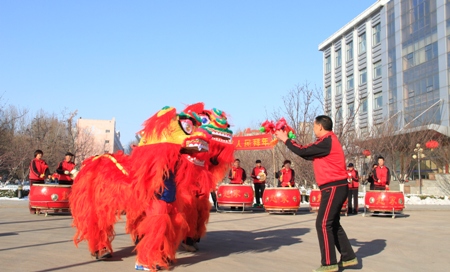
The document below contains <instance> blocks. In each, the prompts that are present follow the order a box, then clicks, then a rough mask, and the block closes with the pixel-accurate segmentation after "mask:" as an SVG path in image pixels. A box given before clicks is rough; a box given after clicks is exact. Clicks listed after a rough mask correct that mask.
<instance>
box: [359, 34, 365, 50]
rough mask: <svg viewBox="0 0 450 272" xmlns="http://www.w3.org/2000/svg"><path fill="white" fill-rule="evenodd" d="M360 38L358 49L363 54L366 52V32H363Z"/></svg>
mask: <svg viewBox="0 0 450 272" xmlns="http://www.w3.org/2000/svg"><path fill="white" fill-rule="evenodd" d="M358 40H359V49H358V53H359V54H362V53H365V52H366V33H363V34H361V35H360V36H359V37H358Z"/></svg>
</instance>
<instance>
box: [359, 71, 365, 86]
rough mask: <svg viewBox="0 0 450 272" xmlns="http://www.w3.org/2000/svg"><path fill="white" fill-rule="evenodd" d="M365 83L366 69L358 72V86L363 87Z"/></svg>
mask: <svg viewBox="0 0 450 272" xmlns="http://www.w3.org/2000/svg"><path fill="white" fill-rule="evenodd" d="M366 83H367V69H366V68H364V69H362V70H361V71H359V85H364V84H366Z"/></svg>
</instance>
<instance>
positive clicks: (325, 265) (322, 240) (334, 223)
mask: <svg viewBox="0 0 450 272" xmlns="http://www.w3.org/2000/svg"><path fill="white" fill-rule="evenodd" d="M313 130H314V134H315V135H316V138H317V140H316V142H314V143H312V144H309V145H299V144H298V143H296V142H294V141H293V140H291V139H289V137H288V135H287V132H286V131H284V130H277V131H276V132H275V135H276V136H277V137H278V139H280V140H281V141H283V142H284V143H285V144H286V146H287V147H288V148H289V149H290V150H291V151H292V152H294V153H295V154H297V155H299V156H300V157H302V158H304V159H306V160H312V161H313V166H314V176H315V178H316V182H317V184H318V185H319V188H320V190H321V193H322V198H321V201H320V206H319V211H318V213H317V219H316V230H317V236H318V238H319V245H320V253H321V256H322V258H321V262H322V265H321V266H320V267H319V268H318V269H316V270H314V271H322V272H323V271H330V272H333V271H339V267H338V266H341V267H348V266H353V265H357V264H358V259H357V258H356V255H355V253H354V251H353V249H352V246H351V245H350V242H349V240H348V238H347V235H346V234H345V231H344V229H343V228H342V226H341V224H340V222H339V221H340V212H341V208H342V205H343V204H344V202H345V200H346V199H347V195H348V185H347V183H348V182H347V177H348V174H347V171H346V168H345V157H344V152H343V150H342V146H341V144H340V143H339V140H338V138H337V137H336V135H335V134H334V133H333V131H332V130H333V121H332V120H331V118H330V117H328V116H325V115H319V116H317V117H316V118H315V120H314V127H313ZM335 247H336V248H337V250H338V251H339V252H340V253H341V260H340V262H339V264H338V261H337V258H336V249H335Z"/></svg>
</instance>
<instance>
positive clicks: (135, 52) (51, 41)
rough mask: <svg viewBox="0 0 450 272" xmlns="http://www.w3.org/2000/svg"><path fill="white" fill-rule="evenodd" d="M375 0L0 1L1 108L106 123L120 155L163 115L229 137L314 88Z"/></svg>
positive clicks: (257, 122)
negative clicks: (191, 116)
mask: <svg viewBox="0 0 450 272" xmlns="http://www.w3.org/2000/svg"><path fill="white" fill-rule="evenodd" d="M374 2H375V0H339V1H331V0H329V1H301V0H297V1H273V0H272V1H262V0H260V1H256V0H255V1H249V0H246V1H231V0H230V1H225V0H222V1H219V0H218V1H213V0H210V1H206V0H205V1H162V0H161V1H150V0H148V1H12V0H11V1H6V0H0V95H1V96H2V98H1V99H2V103H5V102H6V103H7V104H11V105H15V106H17V107H18V108H22V109H29V110H30V111H31V112H32V113H35V112H37V111H39V110H41V109H43V110H45V111H46V112H48V113H55V114H59V113H61V112H62V111H63V110H64V109H66V110H68V111H73V110H78V116H79V117H83V118H86V119H111V118H112V117H115V118H116V122H117V123H116V129H117V130H120V131H121V140H122V143H123V144H127V143H128V142H129V141H131V140H132V139H134V133H135V132H137V131H138V130H140V128H141V124H142V123H143V122H144V120H146V119H147V118H148V117H150V116H151V115H152V114H154V113H155V112H156V111H157V110H159V109H160V108H162V107H163V106H166V105H169V106H174V107H176V108H177V109H182V108H183V107H184V105H185V104H190V103H195V102H199V101H202V102H205V104H206V106H207V107H209V108H212V107H216V108H219V109H222V110H224V111H225V112H227V113H228V114H230V115H231V117H230V122H231V124H232V129H233V130H238V129H244V128H246V127H250V126H254V125H255V124H259V123H260V122H261V121H263V120H264V119H265V118H266V112H272V111H273V110H274V109H275V108H278V107H279V106H281V104H282V99H281V98H282V96H283V95H285V94H286V93H287V92H288V91H289V90H291V89H293V88H295V86H296V85H299V84H303V83H305V82H309V83H310V84H311V85H312V86H314V85H316V86H318V87H322V54H321V52H319V51H318V49H317V47H318V45H319V43H320V42H322V41H323V40H325V39H326V38H327V37H328V36H330V35H331V34H333V33H334V32H335V31H337V30H338V29H339V28H341V27H342V26H343V25H344V24H346V23H347V22H348V21H350V20H351V19H352V18H354V17H355V16H356V15H358V14H359V13H361V12H362V11H363V10H365V9H366V8H368V7H369V6H370V5H372V4H373V3H374Z"/></svg>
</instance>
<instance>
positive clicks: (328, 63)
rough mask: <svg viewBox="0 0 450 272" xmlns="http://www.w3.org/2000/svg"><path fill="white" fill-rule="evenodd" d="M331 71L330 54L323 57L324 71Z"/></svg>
mask: <svg viewBox="0 0 450 272" xmlns="http://www.w3.org/2000/svg"><path fill="white" fill-rule="evenodd" d="M329 72H331V56H328V57H326V58H325V73H329Z"/></svg>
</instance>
